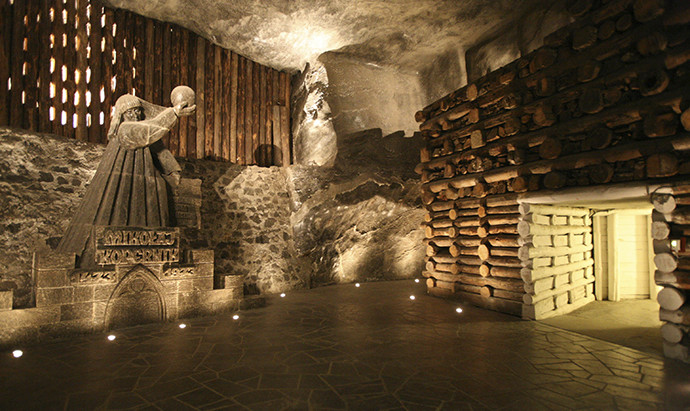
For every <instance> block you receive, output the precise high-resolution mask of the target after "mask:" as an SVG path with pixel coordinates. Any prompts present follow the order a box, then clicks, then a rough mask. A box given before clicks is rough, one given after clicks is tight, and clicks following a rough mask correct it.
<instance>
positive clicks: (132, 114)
mask: <svg viewBox="0 0 690 411" xmlns="http://www.w3.org/2000/svg"><path fill="white" fill-rule="evenodd" d="M122 118H123V120H124V121H141V120H143V119H144V110H143V109H142V108H141V107H132V108H130V109H128V110H127V111H125V113H124V114H123V115H122Z"/></svg>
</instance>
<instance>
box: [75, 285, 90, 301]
mask: <svg viewBox="0 0 690 411" xmlns="http://www.w3.org/2000/svg"><path fill="white" fill-rule="evenodd" d="M94 288H95V287H94V286H93V285H77V286H75V287H74V302H75V303H83V302H86V301H93V296H94Z"/></svg>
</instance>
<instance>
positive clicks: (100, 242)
mask: <svg viewBox="0 0 690 411" xmlns="http://www.w3.org/2000/svg"><path fill="white" fill-rule="evenodd" d="M94 239H95V242H96V264H99V265H114V264H142V263H176V262H179V261H180V248H179V244H180V231H179V229H178V228H144V227H110V226H98V227H95V235H94Z"/></svg>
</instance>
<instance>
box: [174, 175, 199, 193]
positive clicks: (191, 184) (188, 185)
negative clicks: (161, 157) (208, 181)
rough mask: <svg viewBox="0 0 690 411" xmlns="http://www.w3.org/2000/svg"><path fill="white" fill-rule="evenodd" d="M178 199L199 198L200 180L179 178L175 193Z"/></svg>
mask: <svg viewBox="0 0 690 411" xmlns="http://www.w3.org/2000/svg"><path fill="white" fill-rule="evenodd" d="M176 194H177V195H178V196H180V197H193V198H198V197H201V179H199V178H181V179H180V184H178V186H177V193H176Z"/></svg>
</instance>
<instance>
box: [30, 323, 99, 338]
mask: <svg viewBox="0 0 690 411" xmlns="http://www.w3.org/2000/svg"><path fill="white" fill-rule="evenodd" d="M102 329H103V324H94V322H93V320H92V319H91V318H81V319H76V320H71V321H60V322H56V323H51V324H46V325H42V326H41V327H39V332H40V333H41V338H43V337H52V338H59V337H68V336H71V335H74V334H83V333H90V332H95V331H100V330H102Z"/></svg>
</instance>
